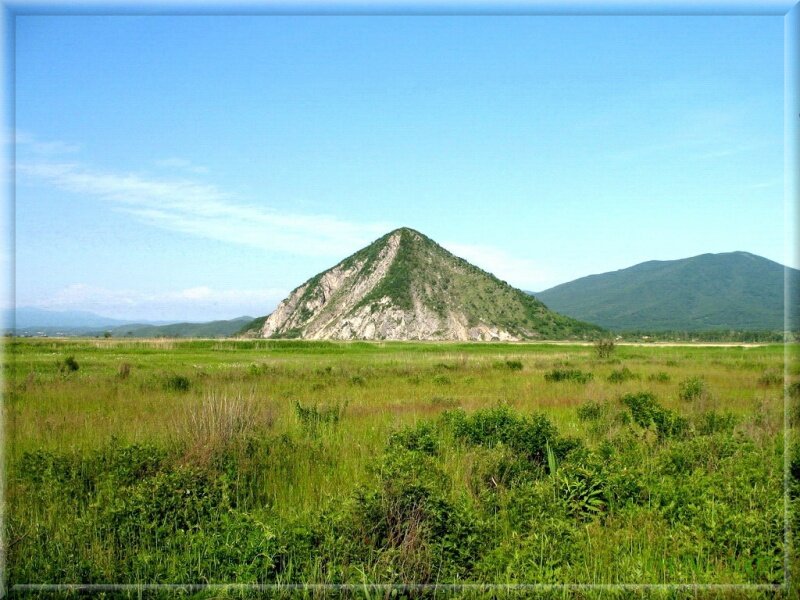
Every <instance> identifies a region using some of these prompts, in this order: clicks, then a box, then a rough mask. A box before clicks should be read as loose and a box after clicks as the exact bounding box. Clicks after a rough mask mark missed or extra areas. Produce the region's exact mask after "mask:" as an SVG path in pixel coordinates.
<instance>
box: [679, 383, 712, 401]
mask: <svg viewBox="0 0 800 600" xmlns="http://www.w3.org/2000/svg"><path fill="white" fill-rule="evenodd" d="M706 395H707V391H706V382H705V380H704V379H703V378H702V377H687V378H686V379H684V380H683V381H681V382H680V383H679V384H678V396H679V397H680V399H681V400H683V401H684V402H692V401H693V400H698V399H700V398H703V397H705V396H706Z"/></svg>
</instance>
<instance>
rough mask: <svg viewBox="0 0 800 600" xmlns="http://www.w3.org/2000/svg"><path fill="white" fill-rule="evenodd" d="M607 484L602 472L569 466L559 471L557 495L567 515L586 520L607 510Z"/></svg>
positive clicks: (579, 466)
mask: <svg viewBox="0 0 800 600" xmlns="http://www.w3.org/2000/svg"><path fill="white" fill-rule="evenodd" d="M605 484H606V482H605V478H604V476H603V475H602V473H601V472H599V471H595V470H593V469H590V468H588V467H587V466H584V465H575V464H567V465H565V466H564V468H562V469H559V471H558V475H557V477H556V493H557V494H558V496H559V498H560V499H561V501H562V502H563V503H564V506H565V508H566V512H567V514H569V515H571V516H573V517H577V518H579V519H586V518H590V517H594V516H597V515H599V514H601V513H602V512H604V511H605V510H606V507H607V505H608V500H607V498H606V495H605Z"/></svg>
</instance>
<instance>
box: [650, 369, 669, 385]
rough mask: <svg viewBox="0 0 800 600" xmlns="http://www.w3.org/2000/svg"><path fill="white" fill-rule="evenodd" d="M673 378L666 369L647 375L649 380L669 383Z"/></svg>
mask: <svg viewBox="0 0 800 600" xmlns="http://www.w3.org/2000/svg"><path fill="white" fill-rule="evenodd" d="M670 379H672V378H671V377H670V376H669V373H665V372H664V371H659V372H658V373H650V375H648V376H647V380H648V381H655V382H657V383H668V382H669V381H670Z"/></svg>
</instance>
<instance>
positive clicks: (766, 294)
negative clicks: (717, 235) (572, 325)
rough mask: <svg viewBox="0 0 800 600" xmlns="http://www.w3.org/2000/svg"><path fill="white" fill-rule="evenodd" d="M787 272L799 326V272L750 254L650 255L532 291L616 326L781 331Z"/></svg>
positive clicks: (556, 306) (559, 307) (565, 309)
mask: <svg viewBox="0 0 800 600" xmlns="http://www.w3.org/2000/svg"><path fill="white" fill-rule="evenodd" d="M784 275H785V276H786V280H787V281H788V290H789V298H790V305H789V309H790V312H791V314H792V322H793V323H794V325H793V327H792V329H797V324H798V320H797V314H798V303H800V271H798V270H796V269H791V268H788V267H784V266H783V265H781V264H779V263H776V262H773V261H771V260H768V259H766V258H763V257H761V256H756V255H755V254H750V253H748V252H726V253H722V254H702V255H700V256H694V257H691V258H684V259H680V260H668V261H659V260H652V261H648V262H644V263H641V264H638V265H634V266H632V267H629V268H627V269H621V270H619V271H613V272H610V273H602V274H599V275H589V276H588V277H582V278H580V279H576V280H575V281H571V282H569V283H564V284H561V285H557V286H555V287H553V288H550V289H549V290H546V291H544V292H539V293H533V295H534V296H535V297H536V298H538V299H539V300H541V301H542V302H544V303H545V304H546V305H547V306H548V307H549V308H552V309H553V310H556V311H558V312H560V313H563V314H565V315H569V316H571V317H574V318H576V319H581V320H585V321H589V322H591V323H596V324H598V325H600V326H602V327H605V328H608V329H612V330H615V331H634V330H642V331H669V330H673V331H710V330H722V329H726V330H730V329H733V330H782V329H783V327H784Z"/></svg>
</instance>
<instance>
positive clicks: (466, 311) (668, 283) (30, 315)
mask: <svg viewBox="0 0 800 600" xmlns="http://www.w3.org/2000/svg"><path fill="white" fill-rule="evenodd" d="M784 278H785V280H786V282H787V283H788V291H789V299H790V300H789V301H790V303H789V307H788V308H789V313H790V319H791V323H790V329H792V330H794V331H797V330H799V329H800V318H798V317H800V271H798V270H796V269H791V268H788V267H784V266H783V265H781V264H779V263H776V262H774V261H771V260H768V259H766V258H763V257H761V256H756V255H754V254H750V253H748V252H727V253H722V254H702V255H700V256H694V257H691V258H685V259H680V260H669V261H657V260H653V261H648V262H644V263H641V264H638V265H634V266H632V267H628V268H626V269H620V270H618V271H612V272H609V273H602V274H598V275H589V276H588V277H582V278H580V279H576V280H575V281H571V282H569V283H564V284H561V285H558V286H555V287H553V288H550V289H548V290H545V291H543V292H539V293H535V292H527V293H526V292H522V291H520V290H517V289H516V288H513V287H511V286H510V285H508V284H507V283H505V282H503V281H500V280H499V279H497V278H496V277H494V276H493V275H491V274H489V273H486V272H485V271H482V270H481V269H479V268H477V267H475V266H473V265H471V264H469V263H468V262H466V261H465V260H463V259H460V258H458V257H456V256H454V255H452V254H450V253H449V252H447V251H446V250H445V249H444V248H442V247H441V246H439V245H438V244H436V242H434V241H433V240H431V239H430V238H427V237H425V236H424V235H422V234H421V233H419V232H417V231H414V230H413V229H408V228H401V229H398V230H395V231H392V232H390V233H388V234H386V235H385V236H383V237H382V238H380V239H379V240H376V241H375V242H373V243H372V244H370V245H369V246H367V247H365V248H363V249H362V250H360V251H358V252H356V253H355V254H353V255H352V256H350V257H348V258H346V259H345V260H343V261H341V262H340V263H339V264H337V265H336V266H335V267H333V268H331V269H329V270H328V271H325V272H323V273H320V274H319V275H316V276H315V277H312V278H311V279H309V280H308V281H306V282H305V283H304V284H303V285H301V286H300V287H298V288H297V289H295V290H294V291H293V292H292V293H291V294H290V296H289V297H288V298H286V299H285V300H284V301H283V302H281V303H280V305H279V306H278V308H277V309H276V310H275V311H274V312H273V313H272V314H271V315H267V316H264V317H260V318H258V319H253V318H252V317H247V316H244V317H239V318H236V319H229V320H219V321H211V322H205V323H188V322H185V323H171V322H164V321H161V322H154V321H139V322H136V321H128V320H122V319H114V318H109V317H104V316H101V315H97V314H94V313H91V312H88V311H49V310H43V309H38V308H31V307H20V308H18V309H17V310H16V315H15V317H16V330H15V332H16V334H17V335H50V336H55V335H59V336H74V335H91V336H94V335H103V334H104V333H105V332H110V334H111V335H112V336H113V337H187V338H189V337H209V338H215V337H234V336H237V335H246V336H249V337H254V336H257V337H304V338H313V339H316V338H333V339H464V340H468V339H477V340H481V339H484V340H487V339H507V340H514V339H537V338H539V339H542V338H547V339H558V338H564V339H567V338H573V339H574V338H581V337H592V336H595V335H598V333H599V332H601V328H605V329H607V330H611V331H643V332H664V331H684V332H704V331H706V332H707V331H715V330H716V331H720V330H736V331H781V330H783V328H784ZM554 311H555V312H554ZM11 316H12V314H11V312H10V311H5V312H4V313H3V314H2V317H3V320H4V326H5V329H6V330H10V328H11ZM590 323H592V324H593V325H590Z"/></svg>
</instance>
